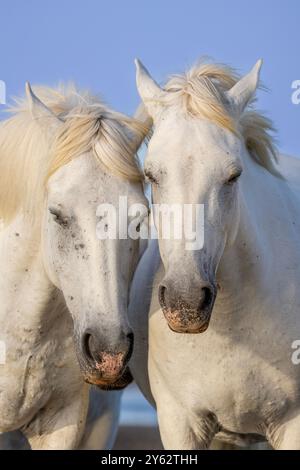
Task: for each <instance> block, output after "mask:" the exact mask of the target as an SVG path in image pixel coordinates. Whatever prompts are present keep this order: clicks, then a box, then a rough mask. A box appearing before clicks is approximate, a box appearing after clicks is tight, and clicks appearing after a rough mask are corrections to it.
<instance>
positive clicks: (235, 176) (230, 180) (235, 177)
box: [225, 170, 242, 186]
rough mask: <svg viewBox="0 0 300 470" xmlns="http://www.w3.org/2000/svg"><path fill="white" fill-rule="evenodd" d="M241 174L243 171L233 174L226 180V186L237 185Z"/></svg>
mask: <svg viewBox="0 0 300 470" xmlns="http://www.w3.org/2000/svg"><path fill="white" fill-rule="evenodd" d="M241 174H242V170H237V171H236V172H235V173H232V175H231V176H230V177H229V178H228V179H227V180H226V182H225V184H226V185H229V186H230V185H232V184H234V183H236V182H237V180H238V179H239V177H240V176H241Z"/></svg>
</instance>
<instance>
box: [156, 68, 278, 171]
mask: <svg viewBox="0 0 300 470" xmlns="http://www.w3.org/2000/svg"><path fill="white" fill-rule="evenodd" d="M238 80H239V76H238V75H237V74H236V73H235V72H234V70H233V69H231V68H230V67H227V66H224V65H220V64H213V63H204V62H203V63H200V64H198V65H196V66H194V67H192V68H191V69H189V70H188V71H187V72H186V73H184V74H181V75H174V76H172V77H171V78H170V79H169V81H168V82H167V83H166V85H165V87H164V89H165V90H166V91H168V92H170V93H169V95H168V99H167V102H166V105H169V104H178V103H179V104H180V105H181V106H182V107H183V108H184V110H185V111H186V112H187V113H188V114H189V115H192V116H195V117H201V118H205V119H208V120H210V121H212V122H215V123H216V124H218V125H219V126H221V127H223V128H226V129H228V130H230V131H231V132H234V133H237V134H239V135H242V137H243V138H244V140H245V143H246V146H247V148H248V150H249V153H250V154H251V156H252V157H253V158H254V159H255V160H256V161H257V163H259V164H260V165H261V166H263V167H264V168H266V169H267V170H268V171H269V172H270V173H272V174H273V175H275V176H277V177H281V174H280V173H279V171H278V170H277V168H276V162H277V149H276V145H275V139H274V136H273V135H274V132H275V129H274V127H273V124H272V122H271V120H269V119H268V118H267V117H265V116H264V115H263V114H262V113H260V112H258V111H256V110H254V108H253V103H254V101H255V100H252V102H251V103H250V105H249V107H248V109H247V110H245V111H244V113H243V114H242V116H241V117H240V119H239V121H238V122H237V121H236V118H235V116H234V115H233V111H232V108H231V107H230V105H229V103H228V100H227V99H226V95H225V92H226V91H228V90H229V89H230V88H231V87H232V86H233V85H235V83H236V82H237V81H238Z"/></svg>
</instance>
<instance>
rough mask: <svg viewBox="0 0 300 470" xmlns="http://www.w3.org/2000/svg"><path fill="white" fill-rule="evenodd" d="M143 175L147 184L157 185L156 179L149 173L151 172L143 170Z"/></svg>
mask: <svg viewBox="0 0 300 470" xmlns="http://www.w3.org/2000/svg"><path fill="white" fill-rule="evenodd" d="M144 174H145V178H146V181H148V182H149V183H152V184H158V181H157V179H156V178H155V176H154V175H153V174H152V173H151V171H149V170H145V172H144Z"/></svg>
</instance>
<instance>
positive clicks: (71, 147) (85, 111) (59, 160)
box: [0, 85, 147, 222]
mask: <svg viewBox="0 0 300 470" xmlns="http://www.w3.org/2000/svg"><path fill="white" fill-rule="evenodd" d="M35 93H36V94H37V96H38V97H39V98H40V99H41V100H42V101H43V102H44V104H46V105H47V106H48V107H49V108H50V109H51V110H52V111H53V112H54V113H55V114H56V115H57V116H58V117H60V118H61V120H62V125H61V126H59V128H58V131H57V135H55V136H54V138H53V140H52V141H51V142H49V139H48V138H47V137H46V135H44V133H43V132H42V130H41V127H40V125H39V123H38V122H37V121H35V120H34V119H33V117H32V115H31V112H30V110H29V103H28V101H27V100H26V99H23V98H22V99H16V104H15V105H14V106H12V107H11V108H10V109H9V111H10V112H11V113H13V115H12V117H10V118H9V119H7V120H5V121H3V122H2V123H1V124H0V219H3V220H4V221H6V222H8V221H10V220H11V219H12V218H13V217H14V216H15V215H16V213H17V212H18V211H20V210H21V209H22V211H23V212H24V213H26V214H29V215H34V214H35V213H36V209H37V207H40V205H41V202H42V200H43V199H44V194H45V184H46V182H47V179H48V178H49V177H50V176H51V175H52V174H53V173H54V172H55V171H57V170H58V169H59V168H61V167H62V166H63V165H65V164H67V163H68V162H69V161H71V160H72V159H74V158H76V157H78V156H79V155H81V154H83V153H85V152H89V151H92V152H93V154H94V156H95V158H96V159H97V160H98V161H99V162H101V163H103V164H104V165H105V166H106V167H107V168H108V169H109V170H110V171H111V172H113V173H115V174H117V175H119V176H122V177H124V178H127V179H129V180H136V181H137V180H141V179H142V173H141V171H140V168H139V165H138V160H137V158H136V151H137V149H138V147H139V145H140V143H141V141H142V140H143V138H144V137H145V135H146V133H147V129H146V128H145V127H144V126H143V125H142V124H141V123H139V122H138V121H137V120H135V119H131V118H129V117H127V116H125V115H123V114H120V113H117V112H115V111H112V110H110V109H109V108H108V107H107V106H105V105H104V104H103V103H102V102H101V101H100V100H99V98H97V97H95V96H92V95H91V94H90V93H88V92H82V91H80V92H79V91H78V90H77V89H76V88H75V86H74V85H68V86H59V87H58V88H56V89H51V88H47V87H35Z"/></svg>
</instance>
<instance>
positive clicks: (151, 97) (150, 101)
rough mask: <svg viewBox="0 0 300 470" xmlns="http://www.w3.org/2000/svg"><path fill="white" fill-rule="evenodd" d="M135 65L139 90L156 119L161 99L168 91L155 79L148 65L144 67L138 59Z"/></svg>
mask: <svg viewBox="0 0 300 470" xmlns="http://www.w3.org/2000/svg"><path fill="white" fill-rule="evenodd" d="M135 65H136V85H137V89H138V92H139V94H140V97H141V98H142V100H143V102H144V105H145V106H146V108H147V111H148V113H149V114H150V116H151V117H152V118H153V119H155V117H156V116H157V114H158V112H159V111H158V110H159V108H160V104H161V101H162V100H163V98H164V97H165V96H166V95H167V92H166V91H164V90H162V88H160V86H159V85H158V84H157V83H156V81H155V80H153V78H152V77H151V75H150V73H149V72H148V70H147V69H146V67H144V65H143V64H142V63H141V62H140V61H139V60H138V59H135Z"/></svg>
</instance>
